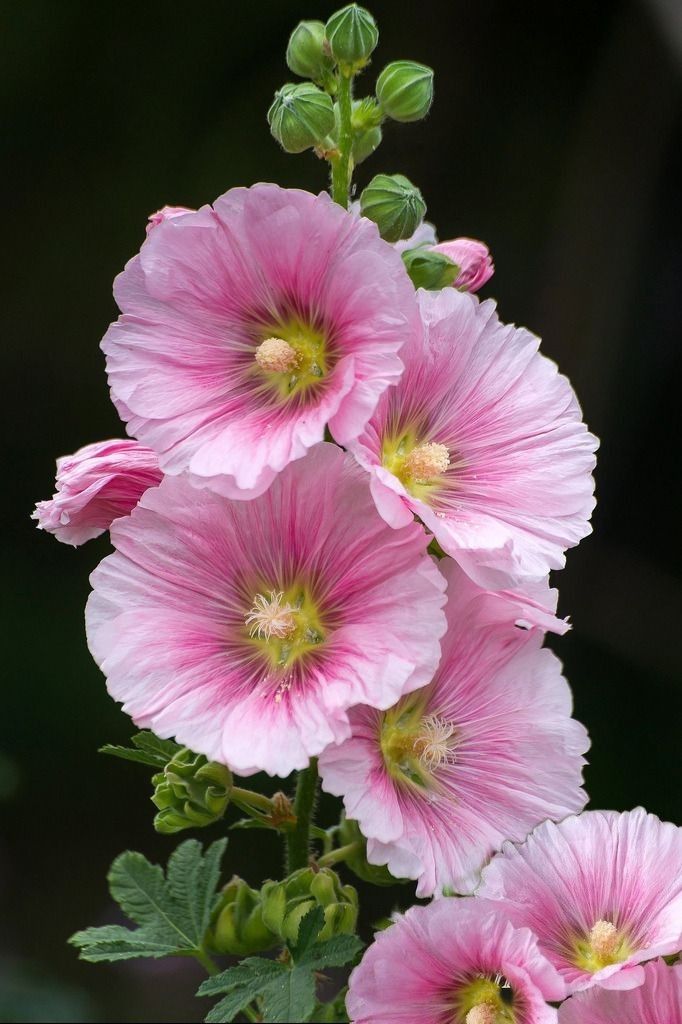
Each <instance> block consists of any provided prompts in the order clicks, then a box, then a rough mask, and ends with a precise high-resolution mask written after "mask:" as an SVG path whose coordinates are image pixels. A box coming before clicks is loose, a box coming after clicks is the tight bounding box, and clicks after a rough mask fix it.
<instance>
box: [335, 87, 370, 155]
mask: <svg viewBox="0 0 682 1024" xmlns="http://www.w3.org/2000/svg"><path fill="white" fill-rule="evenodd" d="M381 116H382V115H381V111H380V110H379V107H378V106H377V104H376V102H375V101H374V100H373V99H371V98H370V97H366V98H365V99H363V100H355V101H354V102H353V109H352V114H351V128H352V131H353V149H352V155H353V163H354V164H360V163H362V161H363V160H366V159H367V157H368V156H371V155H372V153H373V152H374V150H375V149H376V148H377V146H378V145H379V143H380V142H381V128H380V124H381ZM334 120H335V137H336V138H338V137H339V133H340V130H341V123H340V122H341V117H340V111H339V105H338V103H337V104H335V106H334Z"/></svg>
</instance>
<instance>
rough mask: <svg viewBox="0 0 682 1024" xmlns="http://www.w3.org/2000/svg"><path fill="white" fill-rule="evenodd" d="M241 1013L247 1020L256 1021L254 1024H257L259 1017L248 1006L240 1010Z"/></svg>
mask: <svg viewBox="0 0 682 1024" xmlns="http://www.w3.org/2000/svg"><path fill="white" fill-rule="evenodd" d="M242 1013H243V1014H244V1016H245V1017H246V1019H247V1020H252V1021H256V1024H258V1021H259V1020H260V1017H259V1016H258V1014H257V1013H256V1011H255V1010H252V1009H251V1007H250V1006H245V1007H244V1009H243V1010H242Z"/></svg>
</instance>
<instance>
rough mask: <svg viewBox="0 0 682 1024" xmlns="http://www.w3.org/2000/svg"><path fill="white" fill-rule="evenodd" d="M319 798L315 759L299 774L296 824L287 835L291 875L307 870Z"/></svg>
mask: <svg viewBox="0 0 682 1024" xmlns="http://www.w3.org/2000/svg"><path fill="white" fill-rule="evenodd" d="M316 796H317V758H316V757H313V758H312V759H311V761H310V764H309V765H308V767H307V768H304V769H303V771H301V772H299V773H298V779H297V781H296V796H295V798H294V814H295V815H296V824H295V825H294V827H293V829H292V830H291V832H288V833H287V836H286V844H287V870H288V871H289V873H291V872H292V871H297V870H298V869H299V868H305V867H307V865H308V857H309V855H310V826H311V824H312V820H313V812H314V809H315V798H316Z"/></svg>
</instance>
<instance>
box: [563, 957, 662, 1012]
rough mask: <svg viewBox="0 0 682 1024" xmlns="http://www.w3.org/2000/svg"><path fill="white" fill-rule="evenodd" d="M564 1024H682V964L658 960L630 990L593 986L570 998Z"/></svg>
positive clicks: (566, 1007)
mask: <svg viewBox="0 0 682 1024" xmlns="http://www.w3.org/2000/svg"><path fill="white" fill-rule="evenodd" d="M559 1022H560V1024H682V965H680V964H676V965H675V966H674V967H668V965H667V964H666V962H665V961H664V960H654V961H652V962H651V963H649V964H646V966H645V967H644V982H643V983H642V985H640V987H639V988H636V989H631V990H630V991H626V992H617V991H616V992H609V991H608V990H606V989H603V988H602V989H599V988H593V989H590V990H589V992H580V993H579V994H578V995H576V996H571V998H570V999H567V1000H566V1002H565V1003H564V1004H563V1006H562V1007H561V1009H560V1010H559Z"/></svg>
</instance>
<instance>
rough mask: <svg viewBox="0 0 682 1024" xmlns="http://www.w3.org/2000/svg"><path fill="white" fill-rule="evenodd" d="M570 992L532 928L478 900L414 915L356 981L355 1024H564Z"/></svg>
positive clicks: (443, 903) (374, 951) (370, 955)
mask: <svg viewBox="0 0 682 1024" xmlns="http://www.w3.org/2000/svg"><path fill="white" fill-rule="evenodd" d="M563 996H564V985H563V982H562V980H561V978H560V976H559V975H558V974H557V972H556V971H555V970H554V968H553V967H552V966H551V964H550V963H549V962H548V961H547V960H546V959H545V958H544V957H543V956H542V954H541V953H540V951H539V949H538V946H537V942H536V940H535V937H534V936H533V935H532V933H531V932H530V931H529V930H528V929H527V928H521V929H516V928H514V927H513V926H512V925H511V924H510V922H509V921H508V920H507V919H506V918H505V916H504V914H503V913H501V912H500V911H499V910H497V909H496V908H495V907H494V906H491V905H490V904H488V903H486V901H485V900H478V899H475V898H473V897H469V898H464V899H458V900H456V899H441V900H435V901H434V902H433V903H430V904H429V905H428V906H426V907H411V908H410V910H408V911H407V913H406V914H404V915H403V916H402V917H397V918H396V919H394V923H393V924H391V925H390V926H389V927H388V928H387V929H386V930H385V931H381V932H378V933H377V935H376V938H375V939H374V942H373V943H372V945H371V946H370V947H369V949H368V950H367V952H366V953H365V955H364V956H363V958H362V961H361V963H360V965H359V966H358V967H356V968H355V970H354V971H353V973H352V974H351V977H350V985H349V990H348V996H347V999H346V1006H347V1008H348V1014H349V1016H350V1019H351V1021H352V1022H353V1024H398V1022H403V1024H414V1022H415V1021H419V1024H446V1022H447V1024H556V1020H557V1012H556V1010H555V1009H553V1008H552V1007H551V1006H548V1005H547V1003H546V1002H545V1000H557V999H561V998H563Z"/></svg>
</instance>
